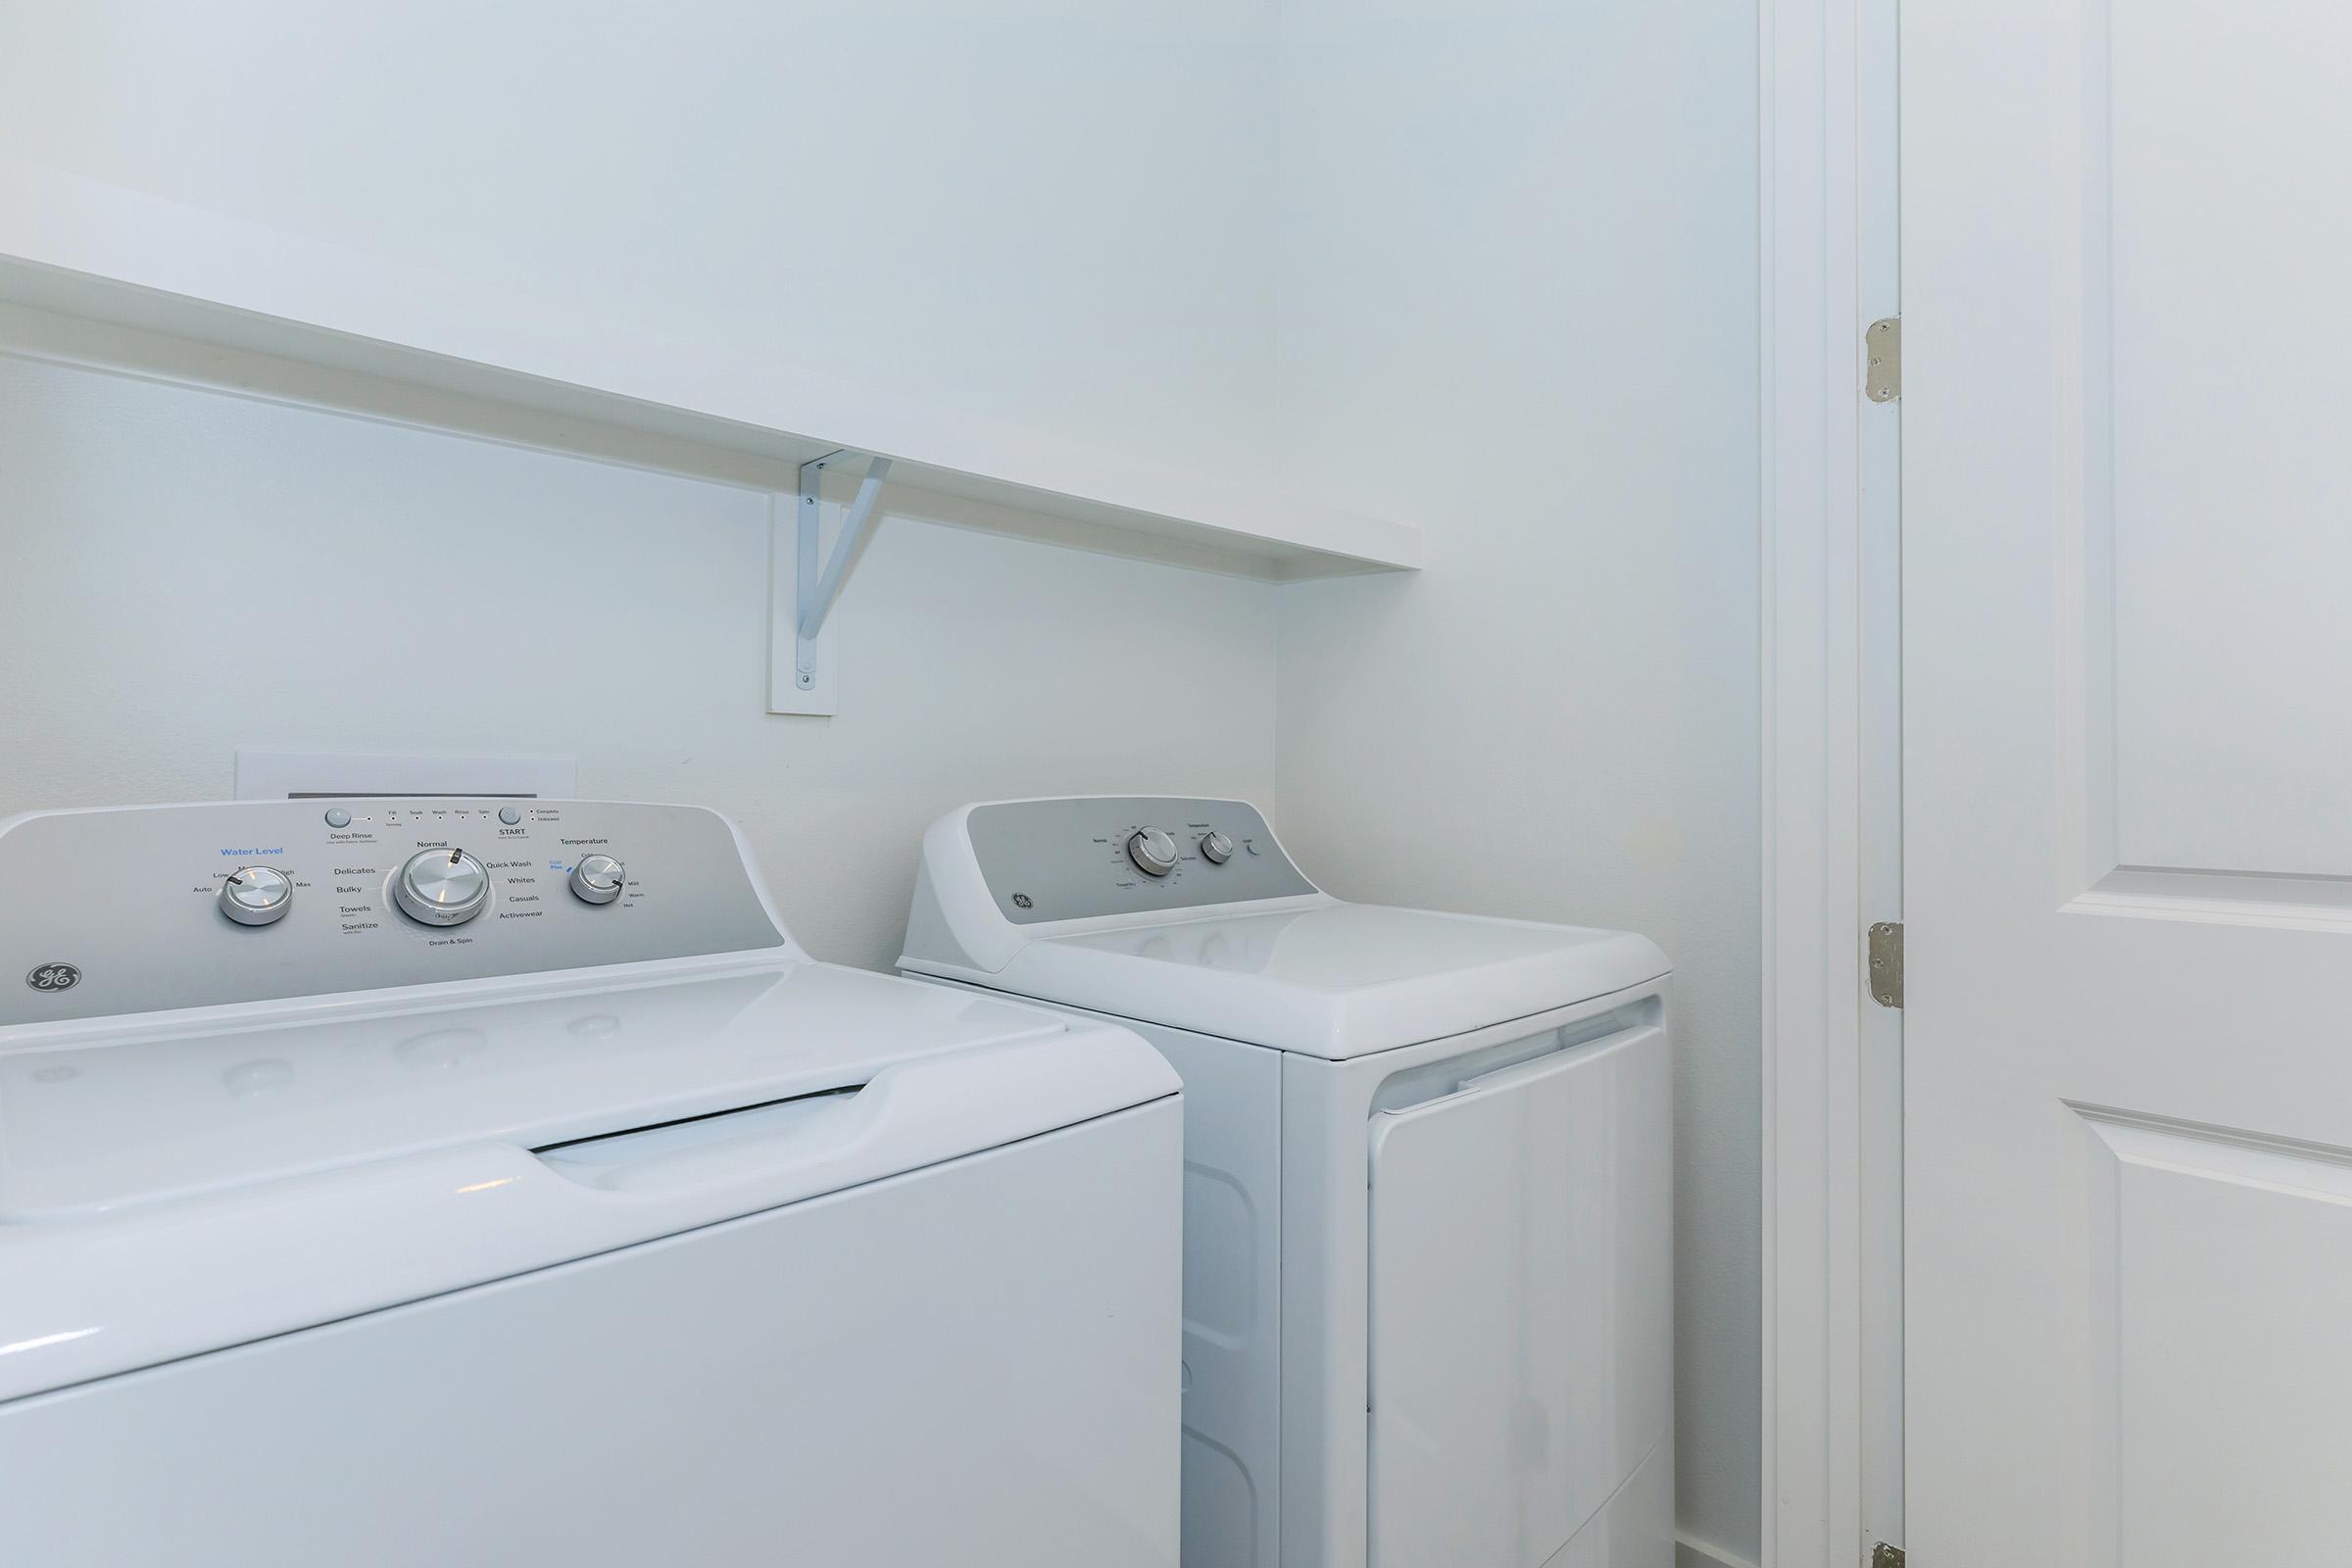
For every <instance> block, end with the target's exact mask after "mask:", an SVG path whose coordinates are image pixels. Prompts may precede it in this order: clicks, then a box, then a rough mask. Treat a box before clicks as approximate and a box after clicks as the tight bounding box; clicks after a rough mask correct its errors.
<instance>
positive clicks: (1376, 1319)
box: [900, 796, 1674, 1568]
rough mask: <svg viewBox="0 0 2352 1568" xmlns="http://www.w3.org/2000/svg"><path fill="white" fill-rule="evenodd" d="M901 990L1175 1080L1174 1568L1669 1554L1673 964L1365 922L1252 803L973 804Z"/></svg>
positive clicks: (1480, 932)
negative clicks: (998, 1014) (997, 1002)
mask: <svg viewBox="0 0 2352 1568" xmlns="http://www.w3.org/2000/svg"><path fill="white" fill-rule="evenodd" d="M900 963H901V967H902V968H903V969H904V970H905V971H906V972H907V973H909V974H915V975H920V976H924V977H926V978H929V979H932V980H935V981H937V982H940V983H942V984H945V985H953V986H956V987H958V988H960V989H963V990H965V991H967V992H973V993H986V994H990V995H996V996H1004V997H1018V998H1022V999H1027V1000H1034V1001H1040V1002H1048V1003H1052V1004H1054V1005H1058V1006H1062V1007H1066V1008H1069V1009H1071V1010H1072V1011H1074V1012H1076V1013H1077V1014H1079V1015H1080V1016H1083V1017H1087V1018H1090V1019H1093V1020H1096V1021H1116V1022H1120V1023H1123V1024H1126V1025H1127V1026H1129V1027H1131V1028H1134V1029H1135V1030H1137V1031H1138V1032H1140V1033H1141V1034H1142V1035H1143V1036H1144V1037H1145V1038H1146V1039H1148V1040H1150V1041H1151V1042H1152V1044H1153V1045H1154V1046H1156V1047H1157V1048H1158V1049H1159V1050H1160V1052H1161V1053H1162V1054H1164V1055H1166V1057H1167V1058H1168V1060H1169V1061H1170V1062H1172V1063H1173V1064H1174V1065H1175V1067H1176V1069H1177V1070H1178V1072H1179V1073H1181V1074H1182V1076H1183V1079H1184V1094H1185V1102H1186V1119H1185V1130H1184V1143H1185V1199H1184V1232H1185V1242H1184V1249H1185V1256H1184V1268H1185V1277H1184V1345H1185V1354H1184V1361H1185V1370H1184V1376H1185V1392H1184V1503H1183V1512H1184V1527H1183V1528H1184V1545H1183V1560H1184V1562H1185V1564H1186V1568H1251V1565H1257V1568H1270V1565H1275V1564H1280V1565H1281V1568H1367V1565H1371V1568H1671V1564H1672V1562H1673V1560H1674V1541H1673V1499H1674V1484H1673V1474H1674V1472H1673V1444H1672V1404H1673V1371H1672V1322H1671V1319H1672V1306H1673V1300H1672V1297H1673V1287H1672V1266H1671V1265H1672V1259H1671V1252H1672V1235H1673V1216H1672V1206H1673V1205H1672V1191H1671V1183H1672V1172H1671V1164H1670V1159H1671V1152H1672V1143H1673V1126H1672V1083H1671V1077H1672V1067H1671V1059H1670V1055H1669V1050H1668V1033H1667V980H1668V972H1667V963H1666V959H1665V957H1664V956H1663V955H1662V954H1661V953H1660V952H1659V951H1658V949H1657V948H1656V947H1655V946H1654V945H1653V944H1651V943H1650V942H1649V941H1647V940H1646V939H1644V938H1642V937H1640V936H1635V935H1631V934H1628V933H1625V932H1617V931H1600V930H1586V929H1580V928H1574V927H1566V926H1555V925H1538V924H1532V923H1529V922H1526V921H1518V920H1498V919H1483V918H1478V917H1475V916H1471V915H1464V914H1447V913H1440V912H1435V911H1427V910H1415V909H1399V908H1388V907H1375V906H1370V905H1363V904H1351V903H1347V902H1344V901H1342V900H1339V899H1336V898H1333V897H1331V896H1329V895H1328V894H1325V893H1324V892H1322V891H1321V890H1320V889H1319V888H1317V887H1316V886H1315V884H1314V883H1313V882H1312V881H1310V880H1309V879H1308V878H1307V876H1306V875H1305V873H1304V872H1303V871H1301V870H1300V869H1299V866H1298V865H1297V864H1296V863H1295V862H1294V861H1293V860H1292V858H1291V857H1290V856H1289V855H1287V854H1286V853H1284V850H1283V847H1282V844H1281V842H1280V841H1279V840H1278V839H1277V838H1276V837H1275V835H1274V833H1273V831H1272V830H1271V829H1270V828H1269V827H1268V826H1267V823H1266V819H1265V817H1264V816H1263V815H1262V814H1261V813H1260V812H1259V811H1258V810H1257V809H1255V808H1254V807H1252V806H1250V805H1249V804H1248V803H1246V802H1242V801H1225V800H1194V799H1184V798H1173V797H1161V796H1148V797H1085V798H1069V799H1057V800H1032V801H1002V802H995V803H989V804H983V805H975V806H968V807H964V808H962V809H958V810H956V811H952V812H950V813H949V814H948V815H947V816H945V817H942V818H941V819H940V820H939V821H938V822H936V823H935V824H933V825H932V827H931V828H930V830H929V832H928V833H927V834H926V835H925V836H924V840H923V849H922V861H921V866H920V869H919V871H918V873H917V877H916V882H915V890H914V900H913V906H912V909H911V911H910V914H909V917H908V921H907V950H906V954H905V956H904V957H902V959H901V960H900Z"/></svg>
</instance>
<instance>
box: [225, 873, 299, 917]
mask: <svg viewBox="0 0 2352 1568" xmlns="http://www.w3.org/2000/svg"><path fill="white" fill-rule="evenodd" d="M292 907H294V879H293V878H292V877H289V876H288V875H286V873H285V872H283V871H280V870H278V869H277V868H276V867H275V866H270V865H240V866H238V867H237V868H236V869H235V870H234V871H231V872H229V873H228V880H227V881H225V882H223V883H221V913H222V914H225V915H227V916H228V917H229V918H230V919H231V920H234V921H236V922H237V924H239V925H274V924H276V923H277V922H278V921H279V920H282V919H284V918H285V917H286V911H287V910H288V909H291V908H292Z"/></svg>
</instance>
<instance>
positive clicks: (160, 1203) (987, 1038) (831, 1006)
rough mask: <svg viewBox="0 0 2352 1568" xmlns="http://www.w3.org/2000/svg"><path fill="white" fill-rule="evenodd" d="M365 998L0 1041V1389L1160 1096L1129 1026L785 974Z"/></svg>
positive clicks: (54, 1383)
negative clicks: (3, 1285) (425, 999)
mask: <svg viewBox="0 0 2352 1568" xmlns="http://www.w3.org/2000/svg"><path fill="white" fill-rule="evenodd" d="M385 995H386V994H382V993H379V994H376V1000H375V1001H374V1002H373V1003H372V1005H371V1004H369V1003H368V1001H367V1000H366V999H348V1000H346V1001H344V1002H340V1003H328V1004H323V1005H321V1004H310V1005H302V1006H297V1007H292V1008H288V1007H283V1006H278V1007H257V1008H250V1009H243V1008H241V1009H236V1010H234V1011H233V1012H232V1011H230V1010H228V1009H207V1010H206V1012H204V1013H203V1014H189V1015H184V1016H181V1017H179V1018H177V1019H176V1020H175V1019H174V1018H173V1017H172V1015H165V1014H148V1015H145V1016H144V1017H143V1018H141V1019H139V1020H137V1021H136V1022H135V1023H131V1024H126V1025H123V1026H121V1027H108V1028H97V1029H91V1028H81V1029H75V1030H73V1031H71V1032H70V1033H66V1034H62V1035H60V1034H44V1035H41V1036H39V1037H37V1038H25V1037H23V1036H20V1037H19V1038H18V1039H17V1040H15V1041H10V1040H8V1039H6V1038H5V1037H0V1278H4V1279H6V1280H7V1281H8V1287H7V1289H6V1291H5V1292H0V1399H8V1398H12V1397H20V1396H23V1395H26V1394H32V1393H38V1392H41V1391H43V1390H47V1389H53V1388H57V1387H61V1386H63V1385H65V1384H69V1383H73V1382H79V1381H83V1380H86V1379H89V1378H93V1377H99V1376H104V1375H107V1374H109V1373H113V1372H119V1371H123V1370H126V1369H129V1368H132V1367H137V1366H145V1365H151V1364H154V1363H156V1362H159V1361H164V1360H169V1359H172V1358H174V1357H177V1356H182V1355H188V1354H193V1353H197V1352H200V1351H203V1350H207V1349H213V1348H220V1347H222V1346H227V1345H234V1344H241V1343H245V1342H248V1341H251V1340H254V1339H257V1338H261V1337H263V1336H266V1335H270V1334H275V1333H283V1332H286V1331H288V1330H292V1329H298V1328H304V1327H309V1326H313V1325H316V1324H319V1323H324V1322H329V1321H333V1320H336V1319H338V1318H342V1317H347V1316H350V1315H352V1314H354V1313H357V1312H363V1311H368V1310H372V1309H375V1308H378V1307H382V1306H387V1305H391V1304H394V1303H397V1302H400V1301H406V1300H415V1299H421V1298H423V1297H426V1296H431V1295H436V1294H439V1293H441V1292H444V1291H449V1290H454V1289H460V1288H463V1287H466V1286H468V1285H473V1284H478V1283H481V1282H483V1281H486V1280H492V1279H498V1278H503V1277H506V1276H509V1275H513V1274H517V1273H521V1272H524V1271H526V1270H529V1269H533V1268H541V1267H546V1266H549V1265H551V1264H555V1263H561V1262H564V1261H568V1260H570V1259H573V1258H578V1257H583V1256H588V1255H591V1254H593V1253H596V1252H600V1251H605V1250H611V1249H613V1248H615V1247H621V1246H627V1245H631V1244H633V1243H636V1242H642V1241H647V1240H652V1239H654V1238H657V1237H661V1236H664V1235H670V1234H675V1233H677V1232H680V1231H684V1230H688V1229H692V1228H694V1227H696V1226H700V1225H707V1224H711V1223H713V1222H716V1221H719V1220H724V1219H729V1218H733V1217H736V1216H739V1215H742V1214H747V1213H752V1212H756V1211H759V1210H760V1209H764V1208H770V1207H774V1206H776V1205H778V1204H782V1203H787V1202H793V1201H800V1200H803V1199H807V1198H811V1197H815V1196H818V1195H821V1194H824V1193H828V1192H835V1191H839V1190H841V1189H843V1188H847V1187H852V1186H856V1185H858V1184H860V1183H864V1182H869V1181H874V1180H879V1179H882V1178H886V1177H889V1176H892V1175H897V1174H900V1173H902V1172H905V1171H908V1170H913V1169H918V1168H921V1167H923V1166H926V1165H931V1164H936V1163H938V1162H940V1161H942V1160H947V1159H953V1158H956V1157H958V1156H961V1155H964V1154H969V1153H973V1152H979V1151H982V1150H986V1149H990V1148H994V1147H998V1146H1001V1145H1004V1144H1007V1143H1011V1142H1014V1141H1016V1140H1019V1139H1022V1138H1027V1137H1031V1136H1035V1135H1037V1134H1040V1133H1045V1132H1050V1131H1053V1130H1055V1129H1057V1128H1060V1127H1065V1126H1069V1125H1073V1124H1075V1123H1077V1122H1080V1121H1085V1120H1089V1119H1092V1118H1094V1117H1097V1116H1101V1115H1104V1114H1108V1113H1111V1112H1114V1111H1118V1110H1121V1109H1125V1108H1127V1107H1130V1106H1133V1105H1137V1104H1141V1103H1146V1102H1149V1101H1152V1100H1157V1099H1161V1098H1164V1097H1165V1096H1167V1095H1170V1094H1173V1093H1175V1092H1176V1089H1177V1080H1176V1077H1175V1074H1174V1073H1173V1071H1171V1070H1170V1069H1169V1068H1168V1066H1167V1064H1166V1063H1165V1062H1164V1061H1162V1060H1161V1059H1160V1058H1159V1056H1158V1055H1157V1054H1155V1053H1153V1052H1152V1050H1151V1049H1150V1048H1149V1047H1147V1046H1145V1045H1144V1044H1143V1042H1141V1041H1140V1040H1138V1039H1136V1038H1135V1037H1134V1036H1133V1035H1131V1034H1128V1033H1127V1032H1125V1031H1123V1030H1119V1029H1115V1028H1110V1027H1090V1026H1088V1025H1086V1024H1084V1023H1073V1022H1072V1021H1071V1020H1069V1019H1067V1018H1063V1017H1060V1016H1054V1015H1047V1014H1042V1013H1039V1012H1037V1011H1034V1010H1031V1009H1028V1008H1023V1007H1019V1006H1015V1005H1006V1004H1004V1003H1000V1002H995V1001H991V1000H987V999H979V998H974V997H971V996H969V995H967V994H957V993H953V992H946V991H941V990H939V989H937V988H934V987H926V986H919V985H915V984H911V983H909V982H906V981H901V980H896V979H892V978H890V977H888V976H884V975H877V974H871V973H868V972H866V971H863V970H856V969H847V968H841V967H838V966H834V965H829V964H819V963H812V962H807V961H801V960H786V961H782V962H777V961H773V960H768V961H763V962H760V963H758V964H752V965H736V966H731V967H725V968H720V969H716V970H711V971H707V972H702V973H699V974H696V975H694V976H693V977H690V978H678V977H675V976H667V977H662V978H659V979H654V980H650V981H648V980H639V981H638V982H637V983H634V984H631V983H626V982H615V981H613V979H611V978H610V977H607V978H606V979H604V980H603V981H602V982H601V983H583V982H582V981H580V980H579V979H577V978H573V979H571V980H569V981H567V982H561V983H558V982H547V981H541V982H537V983H534V984H530V985H525V986H519V987H517V986H514V985H506V986H502V987H499V988H496V994H495V997H493V996H489V995H483V994H469V995H462V996H459V997H456V998H453V997H452V996H450V995H449V994H448V992H447V991H446V990H442V991H441V993H440V994H439V996H438V1000H437V1001H435V1002H433V1003H431V1004H426V1005H419V1003H418V1002H417V999H416V998H415V997H413V996H412V997H408V998H405V999H396V1000H391V1001H386V1000H384V998H385ZM199 1018H201V1022H197V1021H195V1020H197V1019H199Z"/></svg>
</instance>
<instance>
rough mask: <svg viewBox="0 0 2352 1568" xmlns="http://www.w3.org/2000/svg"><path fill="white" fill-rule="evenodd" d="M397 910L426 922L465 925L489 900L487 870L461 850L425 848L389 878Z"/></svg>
mask: <svg viewBox="0 0 2352 1568" xmlns="http://www.w3.org/2000/svg"><path fill="white" fill-rule="evenodd" d="M392 902H393V903H394V904H397V905H399V906H400V912H401V913H403V914H405V915H407V916H408V917H409V918H410V919H412V920H419V921H422V922H423V923H424V924H426V925H464V924H465V923H466V921H468V920H470V919H472V918H473V917H474V916H475V915H477V914H479V913H481V912H482V909H483V907H484V906H486V905H488V904H489V902H490V873H489V871H488V870H487V869H486V868H484V866H483V865H482V862H481V861H479V860H477V859H475V858H473V857H472V856H470V855H467V854H466V852H465V851H464V850H424V851H421V852H419V853H417V854H416V855H412V856H410V857H409V860H408V863H407V864H406V865H403V866H402V867H401V868H400V875H398V876H396V877H394V878H393V879H392Z"/></svg>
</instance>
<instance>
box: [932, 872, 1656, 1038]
mask: <svg viewBox="0 0 2352 1568" xmlns="http://www.w3.org/2000/svg"><path fill="white" fill-rule="evenodd" d="M906 964H907V967H908V968H910V969H915V970H918V971H923V972H932V973H939V974H943V975H955V976H956V977H957V978H965V979H972V980H976V981H978V982H979V983H981V984H983V985H987V986H990V987H992V988H994V989H997V990H1000V991H1008V992H1012V993H1015V994H1017V995H1019V996H1024V997H1030V998H1034V999H1036V1000H1038V1001H1041V1002H1057V1003H1064V1004H1067V1005H1071V1006H1079V1007H1085V1008H1088V1009H1090V1010H1092V1011H1096V1012H1108V1013H1114V1014H1117V1015H1119V1016H1121V1017H1126V1018H1134V1019H1139V1020H1142V1021H1146V1022H1151V1023H1160V1024H1168V1025H1171V1026H1173V1027H1176V1028H1180V1029H1189V1030H1192V1031H1194V1032H1196V1033H1199V1034H1207V1035H1220V1036H1223V1037H1225V1038H1227V1039H1231V1040H1244V1041H1249V1042H1250V1043H1252V1044H1255V1045H1261V1046H1271V1047H1274V1048H1276V1049H1279V1050H1283V1051H1294V1052H1299V1053H1303V1054H1308V1055H1313V1056H1321V1057H1325V1058H1330V1059H1340V1058H1345V1057H1350V1056H1360V1055H1363V1054H1367V1053H1369V1052H1375V1051H1388V1050H1393V1049H1395V1048H1397V1047H1399V1046H1410V1045H1418V1044H1420V1043H1422V1042H1424V1041H1429V1040H1442V1039H1445V1038H1446V1037H1448V1036H1452V1035H1458V1034H1467V1033H1469V1032H1470V1031H1471V1030H1474V1029H1483V1028H1485V1027H1487V1026H1488V1025H1490V1024H1495V1023H1502V1022H1506V1021H1508V1020H1509V1019H1512V1018H1523V1017H1527V1016H1529V1015H1530V1014H1533V1013H1538V1012H1543V1011H1546V1010H1548V1009H1550V1008H1553V1007H1561V1006H1568V1005H1574V1004H1577V1003H1581V1002H1589V1001H1591V1000H1593V999H1594V998H1596V997H1603V996H1607V995H1610V994H1612V993H1614V992H1618V991H1624V990H1627V989H1630V988H1632V987H1635V986H1640V985H1642V984H1645V983H1647V982H1649V981H1653V980H1656V979H1658V978H1660V977H1662V976H1663V975H1665V974H1666V973H1667V972H1668V969H1669V965H1668V963H1667V961H1666V956H1665V955H1664V954H1663V953H1661V952H1659V951H1658V948H1657V945H1656V944H1655V943H1653V942H1651V941H1650V940H1649V939H1648V938H1646V937H1642V936H1637V935H1635V934H1633V933H1631V932H1626V931H1602V930H1594V929H1590V928H1587V927H1582V926H1559V925H1541V924H1537V923H1534V922H1531V921H1524V920H1499V919H1490V918H1487V917H1484V916H1479V915H1469V914H1450V913H1445V912H1442V911H1438V910H1430V909H1399V908H1391V907H1385V906H1380V905H1368V904H1343V903H1338V902H1334V901H1322V902H1319V903H1316V904H1314V905H1312V906H1311V907H1289V908H1285V909H1281V910H1270V911H1267V912H1263V913H1220V914H1215V915H1210V916H1206V917H1203V918H1198V919H1190V920H1170V921H1165V922H1159V923H1153V924H1148V925H1136V924H1129V925H1123V926H1119V927H1116V928H1113V929H1104V930H1094V931H1087V932H1082V933H1075V934H1070V935H1058V936H1047V937H1041V938H1038V939H1037V940H1034V941H1030V942H1027V943H1025V944H1023V945H1022V946H1021V948H1020V949H1019V951H1018V952H1016V953H1015V954H1014V955H1013V956H1012V957H1011V959H1010V960H1009V961H1008V962H1007V963H1006V964H1005V967H1004V968H1003V969H1001V970H999V971H997V972H995V973H993V974H972V973H968V972H965V971H960V970H958V969H956V967H954V966H952V965H943V964H933V963H927V962H923V961H920V960H917V959H912V958H909V959H908V960H906Z"/></svg>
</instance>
